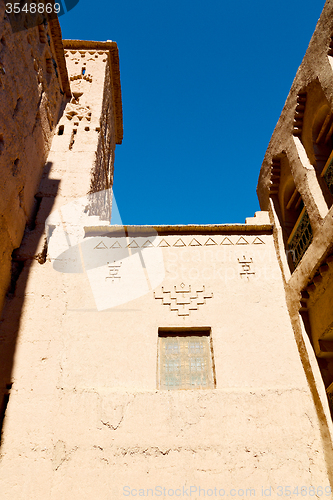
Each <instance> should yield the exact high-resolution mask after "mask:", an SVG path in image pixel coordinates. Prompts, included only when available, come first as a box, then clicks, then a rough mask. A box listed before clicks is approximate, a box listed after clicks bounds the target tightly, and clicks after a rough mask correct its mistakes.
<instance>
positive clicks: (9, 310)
mask: <svg viewBox="0 0 333 500" xmlns="http://www.w3.org/2000/svg"><path fill="white" fill-rule="evenodd" d="M51 167H52V163H51V162H48V163H46V165H45V167H44V170H43V185H44V186H45V187H46V185H47V184H49V186H50V188H51V186H52V196H44V197H38V195H36V196H35V200H36V201H35V205H34V210H33V212H32V214H31V216H30V219H29V221H28V223H27V225H26V228H25V232H24V236H23V239H22V242H21V245H20V247H19V248H18V249H17V250H14V252H13V254H12V274H11V283H10V286H9V289H8V292H7V296H6V301H5V305H4V308H3V311H2V317H1V321H0V388H1V389H0V390H1V394H0V398H1V408H0V445H1V441H2V430H3V426H4V421H5V413H6V408H7V404H8V401H9V398H10V390H11V388H12V369H13V363H14V357H15V350H16V342H17V337H18V332H19V328H20V321H21V314H22V309H23V306H24V300H25V290H26V285H27V282H28V277H29V273H30V268H31V264H32V262H33V261H34V260H37V261H38V262H39V264H40V265H43V264H44V263H45V260H46V254H47V244H46V239H45V242H44V246H43V245H42V242H41V240H42V238H43V236H44V231H45V220H46V219H47V217H48V216H49V214H50V213H51V210H52V207H53V205H54V200H55V197H56V195H57V193H58V190H59V184H60V180H55V179H52V180H51V179H49V173H50V170H51ZM44 191H45V192H51V189H50V190H47V189H46V190H45V189H44ZM38 250H40V251H39V252H38Z"/></svg>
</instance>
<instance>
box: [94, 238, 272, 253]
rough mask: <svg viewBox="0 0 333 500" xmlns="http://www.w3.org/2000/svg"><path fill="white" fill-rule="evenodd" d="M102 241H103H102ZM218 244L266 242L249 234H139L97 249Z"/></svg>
mask: <svg viewBox="0 0 333 500" xmlns="http://www.w3.org/2000/svg"><path fill="white" fill-rule="evenodd" d="M101 243H102V242H101ZM217 245H229V246H231V245H265V242H264V241H263V240H262V239H261V238H259V237H258V236H257V237H255V236H251V237H249V236H247V237H246V238H244V237H243V236H241V237H239V235H238V236H225V237H222V238H221V240H220V241H219V239H218V238H217V237H214V239H212V238H208V239H207V236H206V237H205V236H197V237H196V238H193V237H189V238H187V237H184V236H183V237H182V238H177V237H172V236H166V237H165V238H162V237H155V238H153V239H152V240H149V239H148V240H145V239H144V238H142V237H140V236H138V237H136V238H132V239H131V241H130V242H127V243H126V244H124V242H123V243H122V244H121V243H120V242H119V241H118V240H116V241H114V239H113V238H112V244H111V246H107V241H106V240H104V243H103V245H101V246H99V245H96V247H95V249H97V250H102V249H107V248H124V247H128V248H149V247H162V248H167V247H175V248H184V247H200V246H217Z"/></svg>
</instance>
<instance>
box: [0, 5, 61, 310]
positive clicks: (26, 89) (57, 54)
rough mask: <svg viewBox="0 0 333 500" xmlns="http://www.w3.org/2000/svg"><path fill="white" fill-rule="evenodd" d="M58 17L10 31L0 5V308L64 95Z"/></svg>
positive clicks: (30, 217)
mask: <svg viewBox="0 0 333 500" xmlns="http://www.w3.org/2000/svg"><path fill="white" fill-rule="evenodd" d="M69 93H70V91H69V84H68V78H67V71H66V65H65V61H64V55H63V49H62V42H61V31H60V27H59V24H58V21H57V20H55V21H52V22H50V24H49V25H41V26H40V27H35V28H30V29H28V30H24V31H20V32H17V33H12V30H11V25H10V22H9V19H8V18H7V16H6V15H5V3H3V2H2V3H1V5H0V101H1V109H0V124H1V126H0V171H1V179H2V182H1V196H0V231H1V254H0V310H2V306H3V300H4V296H5V294H6V292H7V288H8V285H9V283H10V276H11V256H12V252H13V250H14V249H15V248H18V247H19V246H20V243H21V240H22V236H23V233H24V229H25V227H26V223H28V224H29V225H30V226H31V225H33V218H34V211H35V209H36V207H37V205H38V201H37V200H36V199H35V198H34V196H35V194H36V191H37V188H38V184H39V181H40V178H41V175H42V170H43V167H44V164H45V161H46V158H47V155H48V153H49V149H50V144H51V140H52V136H53V131H54V127H55V126H56V124H57V121H58V118H59V116H60V114H61V112H62V104H63V103H64V102H65V100H66V94H69Z"/></svg>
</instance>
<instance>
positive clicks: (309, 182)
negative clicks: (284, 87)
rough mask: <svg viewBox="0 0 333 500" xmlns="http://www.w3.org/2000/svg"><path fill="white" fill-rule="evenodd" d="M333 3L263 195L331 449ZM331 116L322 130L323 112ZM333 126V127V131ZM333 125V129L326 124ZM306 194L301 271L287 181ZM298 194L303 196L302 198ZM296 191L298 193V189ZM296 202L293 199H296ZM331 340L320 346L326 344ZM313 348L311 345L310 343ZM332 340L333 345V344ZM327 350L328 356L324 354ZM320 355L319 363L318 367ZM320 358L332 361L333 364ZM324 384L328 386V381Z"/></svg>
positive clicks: (290, 100)
mask: <svg viewBox="0 0 333 500" xmlns="http://www.w3.org/2000/svg"><path fill="white" fill-rule="evenodd" d="M332 37H333V2H332V0H327V1H326V4H325V7H324V10H323V12H322V14H321V17H320V19H319V21H318V24H317V27H316V30H315V32H314V34H313V36H312V38H311V41H310V44H309V47H308V49H307V52H306V54H305V56H304V59H303V61H302V64H301V66H300V67H299V69H298V71H297V74H296V77H295V79H294V82H293V84H292V87H291V89H290V92H289V95H288V97H287V99H286V103H285V105H284V108H283V110H282V113H281V116H280V118H279V121H278V123H277V125H276V127H275V130H274V133H273V135H272V138H271V141H270V143H269V146H268V149H267V152H266V154H265V158H264V161H263V164H262V167H261V170H260V176H259V180H258V188H257V193H258V197H259V201H260V206H261V209H262V210H268V211H269V213H270V220H271V221H272V222H273V223H274V226H275V229H274V240H275V247H276V252H277V258H278V260H279V263H280V268H281V271H282V274H283V280H284V284H285V291H286V299H287V304H288V310H289V313H290V318H291V321H292V326H293V329H294V332H295V338H296V341H297V343H298V346H299V352H300V357H301V360H302V363H303V365H304V369H305V371H306V373H307V374H308V380H309V384H310V386H311V387H312V392H313V397H314V400H315V402H316V405H317V408H318V414H319V415H320V419H321V422H322V426H323V429H325V428H326V434H327V449H328V450H331V449H332V436H333V434H332V419H331V415H330V411H329V407H328V402H327V396H326V393H325V388H327V387H328V386H329V385H330V384H331V382H332V381H333V363H332V359H333V349H332V345H331V344H332V339H333V332H332V317H331V312H330V310H331V306H330V304H331V297H332V291H331V281H332V277H333V267H332V264H333V258H332V251H333V248H332V241H333V225H332V216H333V205H332V195H331V194H330V193H329V190H328V187H327V184H326V182H325V181H324V178H323V176H322V173H321V172H322V171H323V166H324V164H325V161H326V160H325V161H322V160H321V158H320V155H318V152H317V153H316V148H317V146H318V144H323V143H324V139H325V137H326V136H327V140H326V142H325V148H329V147H330V148H332V143H331V141H332V139H330V138H329V134H331V132H332V126H331V113H332V109H333V85H332V77H333V51H332V47H333V38H332ZM321 113H324V114H323V118H324V117H325V113H327V121H326V123H325V124H324V123H323V122H324V119H322V123H320V126H319V128H318V126H317V125H316V123H317V122H318V123H319V122H320V120H319V118H320V114H321ZM327 125H328V126H327ZM326 126H327V130H326V129H325V127H326ZM288 176H290V178H292V182H293V183H294V186H293V189H294V188H295V190H296V191H297V192H298V193H299V195H300V196H301V198H300V199H299V201H301V200H302V201H303V203H304V206H305V208H306V211H307V213H308V216H309V219H310V224H311V230H312V234H313V238H312V242H311V244H310V246H309V247H308V248H307V250H306V252H305V253H304V255H303V257H302V259H301V260H300V262H299V263H298V265H297V267H296V268H295V269H290V267H289V265H288V261H287V258H288V253H290V252H289V250H288V246H287V242H286V238H285V237H284V231H285V230H286V229H288V228H287V224H285V223H284V222H283V210H284V211H286V206H287V205H288V204H287V202H288V200H287V199H286V191H287V189H286V179H287V177H288ZM296 191H295V193H296ZM291 192H292V191H291ZM290 200H291V198H290ZM321 337H322V338H324V340H325V342H326V341H327V340H328V341H329V344H327V343H325V345H324V344H323V347H324V349H322V350H321V349H320V346H319V339H320V338H321ZM309 342H310V343H311V344H312V345H310V343H309ZM330 343H331V344H330ZM324 351H326V352H324ZM314 353H315V354H316V355H317V357H318V358H319V360H318V362H319V365H320V368H321V372H320V371H319V368H318V362H317V360H316V358H315V356H314ZM320 358H325V359H327V358H330V360H331V361H330V362H329V363H328V364H327V361H321V360H320ZM323 379H324V383H325V386H324V383H323Z"/></svg>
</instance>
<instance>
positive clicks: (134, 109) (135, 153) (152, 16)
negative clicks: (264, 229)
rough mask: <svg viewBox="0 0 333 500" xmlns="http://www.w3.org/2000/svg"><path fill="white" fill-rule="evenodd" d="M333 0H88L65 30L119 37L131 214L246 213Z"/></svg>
mask: <svg viewBox="0 0 333 500" xmlns="http://www.w3.org/2000/svg"><path fill="white" fill-rule="evenodd" d="M324 3H325V2H324V0H316V1H314V0H279V1H274V2H273V1H267V0H266V1H263V0H252V1H251V2H249V1H245V0H239V1H238V2H229V1H228V2H227V1H223V0H208V1H207V2H205V3H204V2H202V1H200V2H199V1H198V0H191V1H189V0H178V1H176V0H168V2H163V1H162V0H142V1H141V2H139V1H137V0H136V1H134V0H121V1H118V2H112V1H110V0H97V1H96V2H91V1H88V0H80V2H79V4H78V5H77V6H76V7H75V8H74V9H73V10H72V11H70V12H69V13H67V14H65V15H64V16H61V17H60V24H61V27H62V33H63V37H64V38H70V39H82V40H114V41H116V42H117V44H118V47H119V54H120V75H121V85H122V98H123V115H124V140H123V143H122V145H121V146H117V148H116V156H115V179H114V193H115V196H116V200H117V204H118V208H119V211H120V214H121V217H122V221H123V223H124V224H192V223H197V224H223V223H233V222H244V220H245V217H249V216H253V214H254V212H255V211H256V210H258V209H259V205H258V201H257V196H256V185H257V180H258V174H259V170H260V166H261V163H262V160H263V157H264V154H265V151H266V149H267V146H268V143H269V140H270V137H271V135H272V133H273V130H274V127H275V124H276V122H277V120H278V118H279V116H280V113H281V110H282V108H283V105H284V102H285V100H286V97H287V95H288V92H289V89H290V86H291V84H292V81H293V79H294V76H295V74H296V71H297V68H298V66H299V65H300V63H301V61H302V58H303V55H304V53H305V51H306V48H307V46H308V43H309V41H310V38H311V36H312V33H313V31H314V29H315V26H316V23H317V20H318V18H319V16H320V13H321V10H322V8H323V6H324Z"/></svg>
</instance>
